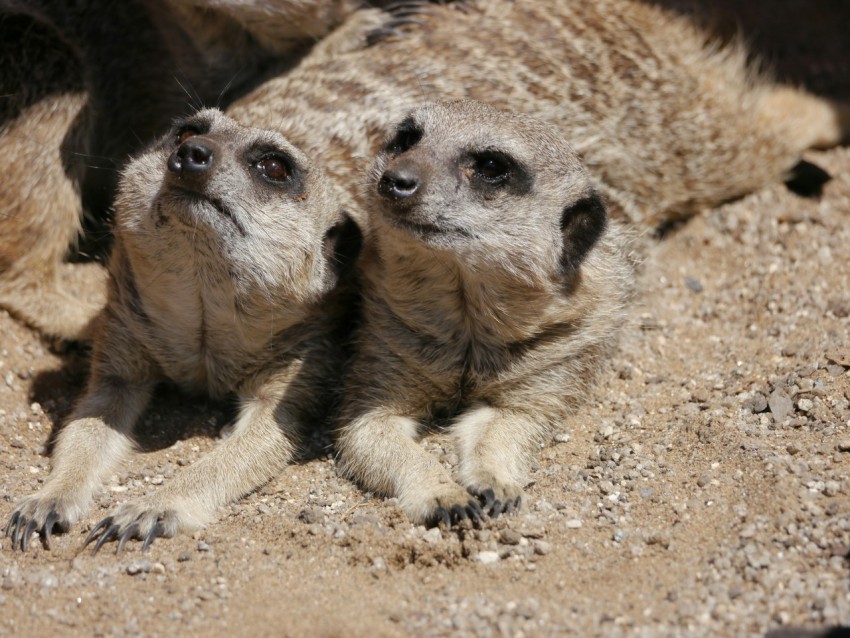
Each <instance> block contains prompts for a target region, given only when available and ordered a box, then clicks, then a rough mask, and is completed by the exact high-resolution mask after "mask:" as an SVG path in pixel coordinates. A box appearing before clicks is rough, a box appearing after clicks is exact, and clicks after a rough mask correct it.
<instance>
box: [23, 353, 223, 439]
mask: <svg viewBox="0 0 850 638" xmlns="http://www.w3.org/2000/svg"><path fill="white" fill-rule="evenodd" d="M88 376H89V351H88V349H86V348H83V347H81V346H72V347H70V348H69V350H68V351H67V352H66V353H65V356H64V363H63V365H62V367H60V368H58V369H54V370H45V371H43V372H40V373H38V374H37V375H35V376H34V377H33V380H32V384H31V386H30V392H29V401H37V402H38V403H39V404H40V405H41V406H42V409H43V410H44V412H45V414H46V415H47V416H48V417H49V418H50V421H51V432H50V437H49V438H48V442H47V453H48V454H52V453H53V446H54V444H55V441H56V436H57V435H58V434H59V431H60V430H61V429H62V427H63V426H64V425H65V424H66V423H67V420H68V417H69V416H70V414H71V411H72V410H73V408H74V406H75V405H76V404H77V402H78V401H79V400H80V399H81V398H82V396H83V393H84V392H85V388H86V383H87V379H88ZM236 408H237V406H236V402H235V401H226V400H223V401H212V400H210V399H208V398H206V397H199V396H193V395H187V394H186V393H185V392H182V391H181V390H180V389H178V388H177V387H175V386H173V385H171V384H162V385H161V386H159V387H158V388H157V389H156V392H155V393H154V396H153V398H152V399H151V402H150V404H149V406H148V409H147V410H146V411H145V413H144V414H143V415H142V418H141V419H139V422H138V424H137V425H136V429H135V431H134V438H135V440H136V444H137V449H138V451H139V452H142V453H144V452H155V451H157V450H163V449H165V448H168V447H171V446H172V445H174V444H175V443H176V442H177V441H180V440H184V439H188V438H191V437H194V436H206V437H210V438H213V437H215V436H217V435H218V433H219V431H220V430H221V428H222V427H223V426H225V425H227V424H229V423H232V422H233V420H234V418H235V417H236Z"/></svg>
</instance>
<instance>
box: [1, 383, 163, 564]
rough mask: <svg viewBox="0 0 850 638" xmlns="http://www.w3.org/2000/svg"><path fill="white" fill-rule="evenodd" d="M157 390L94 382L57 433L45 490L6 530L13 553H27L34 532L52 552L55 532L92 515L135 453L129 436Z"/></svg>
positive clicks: (22, 504)
mask: <svg viewBox="0 0 850 638" xmlns="http://www.w3.org/2000/svg"><path fill="white" fill-rule="evenodd" d="M152 389H153V384H150V383H143V384H129V383H125V382H122V381H119V380H116V379H115V378H109V377H107V378H101V379H99V380H96V381H95V382H94V383H93V384H92V386H91V388H90V390H89V392H88V394H87V395H86V396H85V397H84V398H83V400H82V401H81V403H80V404H79V406H78V407H77V408H76V410H75V411H74V414H73V416H72V417H71V420H70V422H69V423H68V425H67V426H65V427H64V428H63V429H62V431H61V432H60V433H59V436H58V438H57V441H56V449H55V450H54V452H53V469H52V471H51V472H50V476H49V477H48V479H47V482H46V483H45V484H44V487H42V488H41V490H39V491H38V492H37V493H36V494H34V495H33V496H30V497H28V498H25V499H23V500H22V501H20V502H19V503H18V505H17V507H16V508H15V511H14V512H13V514H12V516H11V518H10V519H9V522H8V524H7V526H6V530H5V533H6V536H7V537H9V538H11V540H12V546H13V547H20V548H21V549H22V550H23V551H26V550H27V548H28V545H29V539H30V536H31V534H32V533H33V532H34V531H38V532H39V533H40V534H42V535H43V537H44V539H45V542H46V543H47V545H48V547H49V545H50V535H51V532H52V530H53V527H54V526H59V528H60V529H62V530H67V529H68V528H69V527H70V526H71V525H72V524H73V523H75V522H76V521H77V520H79V518H80V517H81V516H82V515H83V514H84V513H85V512H86V510H88V508H89V505H90V504H91V500H92V497H93V495H94V493H95V491H96V490H97V489H98V488H99V487H100V485H101V484H102V482H103V481H104V479H105V478H106V477H108V476H109V475H110V474H111V473H112V472H114V471H115V470H116V468H117V467H118V466H119V464H120V463H121V461H122V460H123V459H124V458H125V456H126V455H127V453H128V452H130V450H131V449H132V447H133V442H132V439H131V433H132V430H133V426H134V425H135V423H136V421H137V420H138V419H139V417H140V416H141V414H142V412H143V411H144V409H145V406H146V405H147V403H148V400H149V399H150V396H151V392H152Z"/></svg>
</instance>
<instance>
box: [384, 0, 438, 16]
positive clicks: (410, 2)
mask: <svg viewBox="0 0 850 638" xmlns="http://www.w3.org/2000/svg"><path fill="white" fill-rule="evenodd" d="M429 4H431V3H430V2H429V1H428V0H400V2H391V3H389V4H388V5H386V6H385V7H384V11H386V12H387V13H395V12H396V11H404V10H405V9H415V8H417V7H427V6H428V5H429Z"/></svg>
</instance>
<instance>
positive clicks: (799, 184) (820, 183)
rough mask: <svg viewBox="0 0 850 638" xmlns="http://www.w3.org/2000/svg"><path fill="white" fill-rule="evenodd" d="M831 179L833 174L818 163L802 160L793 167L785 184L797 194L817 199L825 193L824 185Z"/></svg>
mask: <svg viewBox="0 0 850 638" xmlns="http://www.w3.org/2000/svg"><path fill="white" fill-rule="evenodd" d="M831 179H832V176H831V175H830V174H829V173H827V172H826V171H825V170H823V169H822V168H821V167H820V166H818V165H817V164H812V163H811V162H807V161H806V160H801V161H799V162H798V163H797V165H796V166H795V167H794V168H792V169H791V175H790V177H789V178H788V179H787V180H785V186H787V187H788V190H789V191H791V192H792V193H794V194H795V195H799V196H800V197H808V198H814V199H817V198H818V197H820V196H821V195H823V187H824V185H826V183H827V182H828V181H829V180H831Z"/></svg>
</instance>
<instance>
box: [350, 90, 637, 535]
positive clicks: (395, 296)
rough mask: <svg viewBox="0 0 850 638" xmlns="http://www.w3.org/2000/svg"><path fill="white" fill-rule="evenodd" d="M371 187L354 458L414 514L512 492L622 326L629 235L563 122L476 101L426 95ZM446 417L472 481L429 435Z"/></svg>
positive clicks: (500, 504)
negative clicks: (612, 216)
mask: <svg viewBox="0 0 850 638" xmlns="http://www.w3.org/2000/svg"><path fill="white" fill-rule="evenodd" d="M371 190H372V200H371V207H370V209H369V212H370V227H371V228H370V233H369V235H368V236H367V239H366V243H365V250H364V257H363V260H362V264H361V274H362V278H363V281H362V290H363V326H362V330H361V331H360V334H359V337H358V338H357V352H356V355H355V359H354V362H353V364H352V368H351V371H350V374H349V375H348V376H347V381H346V389H345V398H344V402H343V410H342V417H341V421H340V424H341V425H340V428H339V432H338V437H337V439H338V440H337V444H338V451H339V457H340V462H341V467H342V469H343V471H344V472H345V473H347V474H348V475H350V476H352V477H353V478H355V479H356V480H357V481H358V482H359V483H360V484H361V485H363V486H364V487H365V488H366V489H369V490H373V491H376V492H378V493H381V494H384V495H390V496H397V497H398V498H399V501H400V504H401V507H402V508H403V509H404V511H405V512H406V513H407V514H408V516H409V517H410V518H411V519H412V520H413V521H414V522H416V523H436V522H438V521H441V520H445V521H446V522H447V523H449V522H454V521H457V520H458V518H466V517H468V516H471V517H478V516H480V515H481V514H482V513H483V512H486V513H489V514H498V513H499V512H500V511H502V510H507V509H512V508H513V507H516V506H517V505H519V502H520V499H521V497H522V493H523V486H524V484H525V480H526V474H527V471H528V468H529V463H530V460H531V458H532V456H533V453H534V450H535V448H536V447H537V445H538V443H540V442H541V440H542V439H543V436H544V434H545V433H546V432H547V431H548V430H549V429H550V427H552V426H553V425H554V424H557V423H560V422H561V421H562V420H563V419H564V418H565V417H566V416H567V415H568V414H570V413H571V412H573V411H574V409H575V406H576V404H577V403H578V401H579V399H580V397H581V396H582V395H584V394H585V392H586V390H587V388H588V386H589V384H590V383H591V382H592V379H593V376H594V373H595V372H596V371H597V369H598V368H599V361H600V358H601V357H602V356H604V354H605V352H606V351H607V350H608V349H609V348H610V347H611V346H612V345H613V344H614V342H615V341H616V338H617V332H618V330H619V328H620V325H621V324H622V323H623V321H624V318H625V311H626V303H627V300H628V297H629V295H630V293H631V289H632V266H631V263H630V261H629V258H628V257H627V248H626V247H627V242H626V241H625V240H624V235H623V234H622V233H621V231H620V230H619V229H618V228H617V227H616V226H613V225H609V224H608V221H607V216H606V210H605V205H604V203H603V201H602V199H601V198H600V196H599V194H598V193H597V192H596V190H595V188H594V186H593V183H592V182H591V180H590V178H589V177H588V174H587V172H586V171H585V170H584V168H583V167H582V165H581V163H580V161H579V160H578V158H577V156H576V154H575V152H574V151H573V150H572V148H571V147H570V146H569V144H568V143H567V142H566V141H565V140H564V138H563V137H562V136H561V135H560V134H559V133H558V131H557V130H556V129H555V128H554V127H552V126H550V125H546V124H543V123H541V122H539V121H537V120H534V119H533V118H529V117H527V116H524V115H520V114H514V113H507V112H501V111H497V110H495V109H493V108H491V107H487V106H484V105H482V104H480V103H476V102H468V101H465V102H451V103H446V104H440V105H435V106H427V107H423V108H420V109H417V110H415V111H414V112H413V113H412V114H411V115H410V116H408V117H407V118H406V119H405V120H404V121H402V123H401V124H400V125H399V126H398V128H397V130H396V133H395V135H394V137H393V138H392V140H391V141H390V142H389V144H388V145H387V149H386V151H385V152H384V153H383V154H381V156H380V157H379V159H378V160H377V163H376V165H375V168H374V172H373V179H372V189H371ZM446 420H450V422H451V424H450V425H449V426H448V427H449V429H450V431H451V432H452V434H453V435H454V437H455V438H456V440H457V447H458V453H459V457H460V465H459V483H458V482H456V481H455V480H453V479H452V478H451V476H450V475H449V474H448V472H447V471H446V470H445V469H444V468H443V467H442V466H441V465H440V463H439V462H438V461H437V459H435V458H432V457H431V456H430V455H429V454H427V453H426V452H425V451H424V450H423V449H422V448H421V447H420V446H419V445H418V444H417V443H416V442H415V440H414V439H415V437H416V436H417V435H418V433H419V432H420V430H421V429H422V427H423V425H425V424H428V423H431V424H434V423H437V424H439V423H441V422H445V421H446ZM479 498H480V499H481V502H482V503H483V505H484V510H483V512H482V508H481V505H480V504H479V500H478V499H479Z"/></svg>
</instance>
